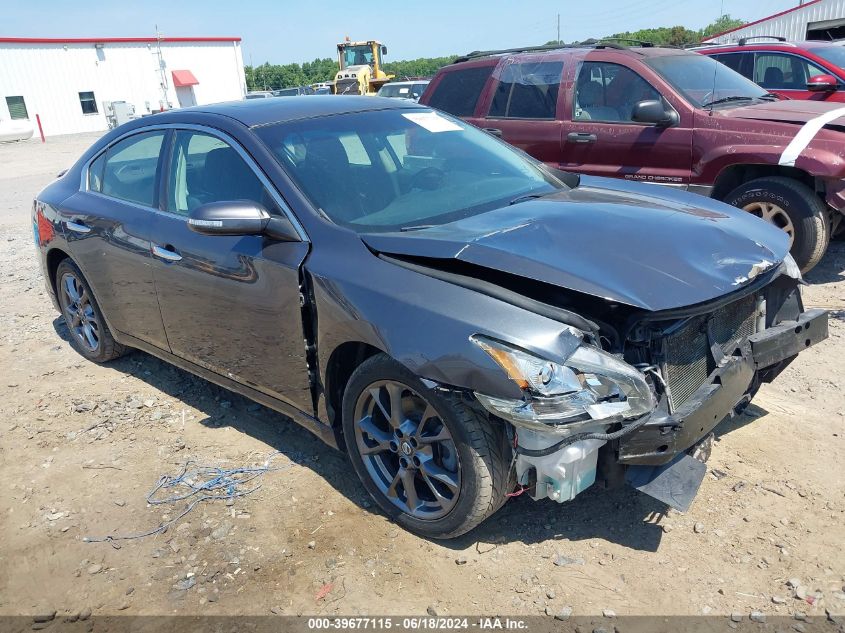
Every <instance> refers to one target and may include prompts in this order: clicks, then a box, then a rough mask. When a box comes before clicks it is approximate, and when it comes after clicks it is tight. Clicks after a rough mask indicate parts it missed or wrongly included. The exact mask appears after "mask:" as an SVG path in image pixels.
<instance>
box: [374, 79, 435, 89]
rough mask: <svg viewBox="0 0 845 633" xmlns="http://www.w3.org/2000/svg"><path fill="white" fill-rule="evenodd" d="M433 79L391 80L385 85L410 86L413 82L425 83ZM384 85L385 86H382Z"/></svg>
mask: <svg viewBox="0 0 845 633" xmlns="http://www.w3.org/2000/svg"><path fill="white" fill-rule="evenodd" d="M430 81H431V79H403V80H402V81H391V82H388V83H386V84H384V85H385V86H410V85H413V84H425V83H428V82H430ZM382 87H384V86H382Z"/></svg>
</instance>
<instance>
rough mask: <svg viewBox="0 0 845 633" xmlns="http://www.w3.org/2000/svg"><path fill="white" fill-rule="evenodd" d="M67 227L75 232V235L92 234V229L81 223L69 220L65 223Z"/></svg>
mask: <svg viewBox="0 0 845 633" xmlns="http://www.w3.org/2000/svg"><path fill="white" fill-rule="evenodd" d="M65 226H66V227H67V228H68V229H69V230H71V231H73V232H74V233H90V232H91V227H90V226H85V225H84V224H82V223H81V222H72V221H71V220H68V221H66V222H65Z"/></svg>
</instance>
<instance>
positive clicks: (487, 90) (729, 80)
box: [420, 44, 845, 272]
mask: <svg viewBox="0 0 845 633" xmlns="http://www.w3.org/2000/svg"><path fill="white" fill-rule="evenodd" d="M420 102H421V103H424V104H426V105H430V106H432V107H435V108H439V109H441V110H444V111H446V112H448V113H451V114H453V115H455V116H458V117H461V118H463V119H465V120H466V121H468V122H470V123H472V124H474V125H476V126H478V127H480V128H483V129H485V130H487V131H488V132H490V133H491V134H494V135H496V136H500V137H501V138H503V139H504V140H506V141H508V142H509V143H511V144H513V145H516V146H517V147H520V148H521V149H523V150H525V151H526V152H528V153H529V154H531V155H532V156H534V157H536V158H538V159H540V160H542V161H544V162H545V163H547V164H548V165H550V166H552V167H555V168H558V169H562V170H567V171H573V172H578V173H583V174H590V175H596V176H610V177H614V178H624V179H627V180H634V181H644V182H649V183H656V184H663V185H671V186H674V187H679V188H684V189H688V190H691V191H695V192H698V193H702V194H705V195H710V196H711V197H713V198H716V199H718V200H722V201H725V202H728V203H730V204H733V205H734V206H738V207H740V208H742V209H745V210H746V211H749V212H751V213H753V214H755V215H757V216H759V217H761V218H763V219H765V220H768V221H769V222H772V223H774V224H776V225H777V226H779V227H780V228H782V229H783V230H784V231H785V232H786V233H787V234H788V235H789V239H790V242H791V251H792V254H793V257H794V258H795V260H796V261H797V262H798V264H799V266H800V267H801V269H802V270H803V271H805V272H806V271H807V270H809V269H810V268H812V267H813V266H814V265H815V264H816V263H818V261H819V260H820V259H821V257H822V255H823V254H824V251H825V249H826V248H827V244H828V241H829V239H830V235H831V233H832V232H833V231H835V230H836V229H837V228H838V226H839V224H840V221H841V219H842V212H843V211H842V210H843V208H845V159H843V155H845V133H843V131H845V118H842V119H839V118H838V117H837V114H839V113H838V112H834V111H835V110H837V106H835V105H832V104H826V103H817V102H812V101H786V100H785V101H779V100H778V98H777V97H776V96H774V95H771V94H770V93H769V92H768V91H767V90H765V89H763V88H760V87H759V86H758V85H756V84H754V83H753V82H751V81H750V80H748V79H746V78H745V77H743V76H742V75H740V74H739V73H737V72H735V71H733V70H731V69H730V68H728V67H727V66H725V65H723V64H720V63H718V62H716V61H715V60H714V59H712V58H710V57H707V56H704V55H699V54H697V53H692V52H688V51H684V50H680V49H672V48H657V47H651V46H643V47H637V48H628V47H623V46H620V45H618V44H598V45H593V46H588V47H587V46H585V47H573V48H556V49H555V48H551V47H539V48H533V49H520V50H507V51H492V52H484V53H471V54H469V55H467V56H465V57H463V58H461V59H458V60H456V62H455V63H454V64H451V65H449V66H446V67H444V68H442V69H441V70H440V71H439V72H438V73H437V75H436V76H435V78H434V79H433V80H432V82H431V83H430V84H429V86H428V89H427V90H426V91H425V93H424V94H423V96H422V97H421V99H420ZM839 107H841V106H839ZM612 228H613V227H608V230H612Z"/></svg>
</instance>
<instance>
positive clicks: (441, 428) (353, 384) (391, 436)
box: [342, 354, 513, 538]
mask: <svg viewBox="0 0 845 633" xmlns="http://www.w3.org/2000/svg"><path fill="white" fill-rule="evenodd" d="M342 425H343V435H344V438H345V441H346V448H347V450H348V452H349V458H350V460H351V462H352V466H353V467H354V468H355V472H356V473H357V474H358V477H359V478H360V479H361V482H362V483H363V484H364V487H365V488H366V489H367V492H369V493H370V496H372V498H373V500H374V501H375V502H376V503H377V504H378V506H379V507H380V508H381V509H382V510H383V511H384V512H385V514H387V515H388V516H389V517H390V518H392V519H393V520H395V521H396V522H397V523H399V524H400V525H402V526H403V527H405V528H407V529H409V530H411V531H412V532H416V533H417V534H420V535H422V536H426V537H430V538H453V537H456V536H459V535H461V534H464V533H465V532H468V531H469V530H471V529H472V528H474V527H475V526H476V525H478V524H479V523H481V522H482V521H483V520H484V519H486V518H487V517H488V516H490V515H491V514H493V513H494V512H495V511H496V510H498V509H499V508H500V507H501V506H502V505H503V504H504V503H505V501H506V499H507V497H506V493H507V492H509V491H510V489H511V487H512V486H513V479H512V477H511V474H510V473H511V469H510V461H511V448H510V445H509V444H508V441H507V435H506V433H505V429H504V423H503V422H501V421H492V420H490V418H489V417H488V415H487V413H486V411H484V410H483V409H482V408H481V407H480V406H479V405H478V404H477V403H475V402H474V401H472V400H471V399H470V398H469V397H468V396H466V395H463V394H460V393H458V392H455V391H446V390H440V389H431V388H429V387H428V386H427V385H426V384H424V383H423V381H422V380H420V379H419V378H418V377H417V376H416V375H414V374H413V373H412V372H411V371H409V370H408V369H407V368H406V367H405V366H403V365H402V364H400V363H398V362H396V361H395V360H393V359H392V358H390V357H389V356H387V355H386V354H376V355H375V356H371V357H370V358H368V359H367V360H365V361H364V362H363V363H362V364H361V365H360V366H359V367H358V368H357V369H356V370H355V371H354V372H353V373H352V376H351V377H350V379H349V382H348V383H347V385H346V388H345V389H344V393H343V406H342Z"/></svg>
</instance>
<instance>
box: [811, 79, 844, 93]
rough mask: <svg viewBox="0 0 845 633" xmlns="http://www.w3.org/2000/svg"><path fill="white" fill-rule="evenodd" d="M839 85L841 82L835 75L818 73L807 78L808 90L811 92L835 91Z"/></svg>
mask: <svg viewBox="0 0 845 633" xmlns="http://www.w3.org/2000/svg"><path fill="white" fill-rule="evenodd" d="M838 87H839V82H838V81H837V80H836V77H834V76H833V75H816V76H815V77H810V79H808V80H807V90H809V91H810V92H833V91H834V90H836V89H837V88H838Z"/></svg>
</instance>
